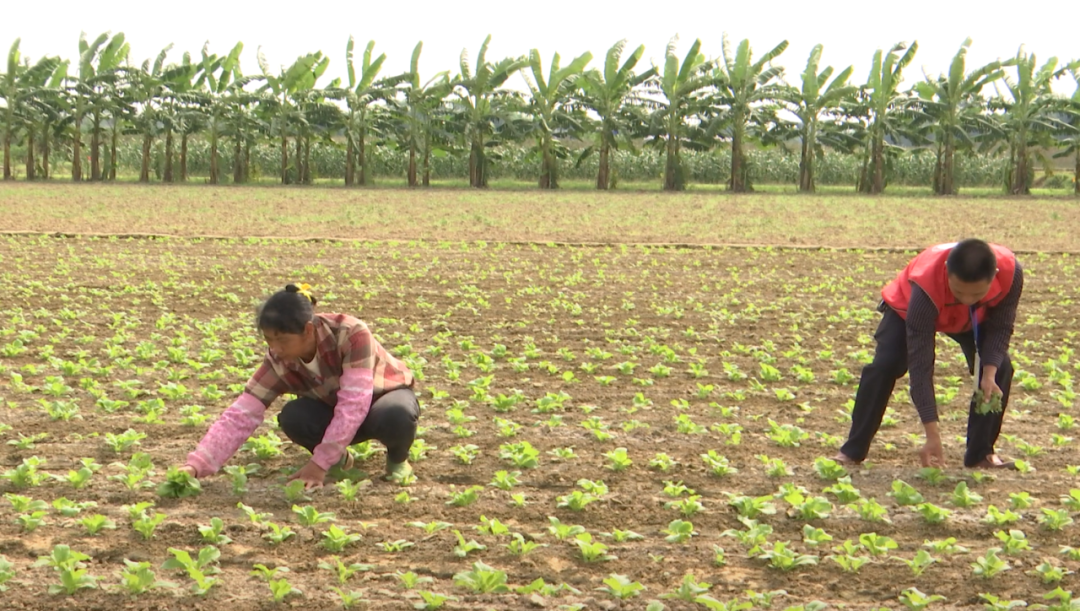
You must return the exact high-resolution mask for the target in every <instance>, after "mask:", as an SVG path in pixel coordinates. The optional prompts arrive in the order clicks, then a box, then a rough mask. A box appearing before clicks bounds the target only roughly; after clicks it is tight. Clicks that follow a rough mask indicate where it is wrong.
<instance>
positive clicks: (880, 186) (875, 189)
mask: <svg viewBox="0 0 1080 611" xmlns="http://www.w3.org/2000/svg"><path fill="white" fill-rule="evenodd" d="M871 155H872V159H871V162H870V167H871V170H872V171H873V176H872V177H871V184H870V194H871V195H880V194H881V193H882V192H884V191H885V142H884V140H882V139H880V138H877V137H875V138H874V146H873V151H872V153H871Z"/></svg>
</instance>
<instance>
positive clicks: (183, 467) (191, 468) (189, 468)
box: [176, 465, 199, 479]
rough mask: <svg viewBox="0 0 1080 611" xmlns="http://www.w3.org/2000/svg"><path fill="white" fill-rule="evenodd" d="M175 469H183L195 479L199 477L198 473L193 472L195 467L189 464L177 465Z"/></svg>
mask: <svg viewBox="0 0 1080 611" xmlns="http://www.w3.org/2000/svg"><path fill="white" fill-rule="evenodd" d="M176 470H177V471H184V472H185V473H188V474H190V475H191V477H194V478H196V479H197V478H198V477H199V476H198V474H197V473H196V472H195V467H192V466H191V465H181V466H179V467H177V468H176Z"/></svg>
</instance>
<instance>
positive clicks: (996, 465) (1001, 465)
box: [968, 454, 1016, 471]
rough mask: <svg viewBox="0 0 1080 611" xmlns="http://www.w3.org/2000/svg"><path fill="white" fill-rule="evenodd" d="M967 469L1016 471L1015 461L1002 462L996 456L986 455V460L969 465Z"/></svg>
mask: <svg viewBox="0 0 1080 611" xmlns="http://www.w3.org/2000/svg"><path fill="white" fill-rule="evenodd" d="M968 469H1010V470H1013V471H1016V461H1014V460H1003V459H1002V458H1001V457H1000V456H998V455H997V454H987V455H986V458H984V459H982V460H980V461H979V462H977V463H975V464H974V465H971V466H970V467H968Z"/></svg>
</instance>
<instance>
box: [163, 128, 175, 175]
mask: <svg viewBox="0 0 1080 611" xmlns="http://www.w3.org/2000/svg"><path fill="white" fill-rule="evenodd" d="M172 158H173V139H172V129H166V130H165V176H164V177H163V178H164V182H172V181H173V175H172Z"/></svg>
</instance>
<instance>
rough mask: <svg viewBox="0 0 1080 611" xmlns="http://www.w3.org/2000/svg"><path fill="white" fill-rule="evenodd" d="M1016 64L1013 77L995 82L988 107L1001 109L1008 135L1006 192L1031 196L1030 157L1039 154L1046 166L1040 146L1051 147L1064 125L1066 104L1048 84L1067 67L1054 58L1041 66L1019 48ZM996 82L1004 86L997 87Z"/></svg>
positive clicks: (1008, 76)
mask: <svg viewBox="0 0 1080 611" xmlns="http://www.w3.org/2000/svg"><path fill="white" fill-rule="evenodd" d="M1015 67H1016V78H1015V79H1014V78H1012V77H1011V76H1010V75H1009V74H1008V73H1006V74H1005V76H1004V77H1002V79H1001V80H1000V81H998V82H997V83H994V87H995V88H997V89H998V94H999V95H998V98H997V99H995V100H994V101H993V102H992V103H991V107H992V108H993V109H994V110H998V111H1000V115H998V117H999V121H1000V126H1001V128H1002V131H1003V133H1004V134H1005V135H1006V137H1007V138H1008V147H1009V167H1008V170H1006V175H1005V188H1006V191H1007V192H1008V193H1010V194H1012V195H1030V194H1031V183H1032V181H1033V179H1034V174H1035V163H1034V162H1035V160H1034V159H1032V158H1033V157H1038V158H1039V160H1040V161H1041V162H1042V163H1043V165H1044V166H1049V165H1050V161H1049V159H1048V158H1047V157H1046V155H1045V154H1044V153H1043V152H1042V149H1043V148H1044V147H1049V146H1052V145H1053V134H1054V133H1055V132H1059V131H1061V130H1063V129H1065V128H1066V126H1067V123H1066V122H1065V121H1064V120H1063V117H1064V114H1065V113H1067V112H1068V107H1067V105H1066V103H1065V100H1064V99H1063V98H1060V97H1058V96H1057V95H1055V94H1054V92H1053V90H1052V88H1051V85H1052V83H1053V82H1054V81H1055V80H1057V79H1059V78H1061V77H1062V76H1064V75H1065V74H1066V73H1067V72H1068V71H1069V66H1065V67H1062V68H1059V67H1058V60H1057V58H1056V57H1051V58H1050V59H1048V60H1047V61H1046V63H1045V64H1043V65H1042V66H1041V67H1040V66H1039V65H1038V62H1037V61H1036V58H1035V54H1034V53H1031V54H1029V53H1026V52H1025V51H1024V49H1023V47H1021V48H1020V50H1018V51H1017V53H1016V57H1015ZM999 83H1001V84H1003V87H998V84H999ZM1001 89H1004V91H1001Z"/></svg>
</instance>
